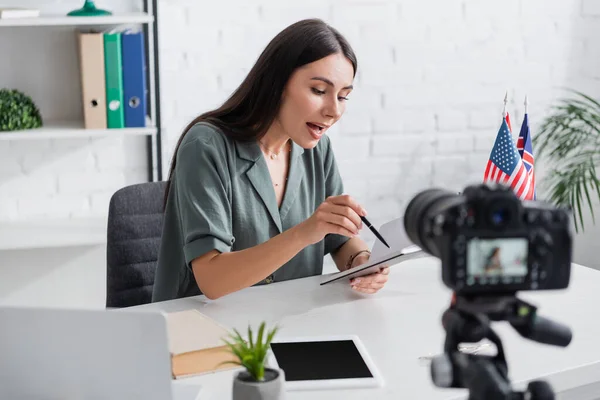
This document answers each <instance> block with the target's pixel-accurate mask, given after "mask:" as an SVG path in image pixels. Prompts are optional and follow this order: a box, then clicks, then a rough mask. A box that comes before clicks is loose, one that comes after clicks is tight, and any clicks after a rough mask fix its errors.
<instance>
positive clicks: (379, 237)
mask: <svg viewBox="0 0 600 400" xmlns="http://www.w3.org/2000/svg"><path fill="white" fill-rule="evenodd" d="M360 219H361V220H362V222H364V223H365V224H367V227H368V228H369V229H370V230H371V232H373V234H374V235H375V236H377V239H379V240H380V241H381V243H383V244H385V245H386V247H387V248H388V249H389V248H390V246H389V245H388V244H387V243H386V242H385V240H384V239H383V237H382V236H381V235H380V234H379V232H377V229H375V228H374V227H373V225H371V223H370V222H369V220H368V219H366V218H365V217H363V216H362V215H361V216H360Z"/></svg>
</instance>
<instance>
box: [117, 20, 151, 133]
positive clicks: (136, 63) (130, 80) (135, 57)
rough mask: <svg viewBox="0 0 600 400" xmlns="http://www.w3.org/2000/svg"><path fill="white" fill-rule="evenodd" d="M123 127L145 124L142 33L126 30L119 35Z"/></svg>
mask: <svg viewBox="0 0 600 400" xmlns="http://www.w3.org/2000/svg"><path fill="white" fill-rule="evenodd" d="M121 47H122V49H121V53H122V61H123V100H124V109H125V127H126V128H137V127H145V126H146V113H147V107H146V94H147V90H146V57H145V54H144V53H145V52H144V34H143V32H141V31H126V32H123V34H122V36H121Z"/></svg>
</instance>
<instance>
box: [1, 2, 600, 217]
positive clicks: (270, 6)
mask: <svg viewBox="0 0 600 400" xmlns="http://www.w3.org/2000/svg"><path fill="white" fill-rule="evenodd" d="M14 3H15V5H16V4H17V3H18V4H19V5H21V4H25V5H35V6H39V7H42V9H54V10H64V11H68V10H70V9H72V8H76V7H79V6H80V3H82V2H81V1H79V0H77V1H76V0H69V1H66V0H61V1H59V0H55V1H53V2H48V1H42V0H27V1H19V0H15V1H14ZM10 4H12V3H10V1H9V5H10ZM97 5H98V6H99V7H105V8H112V9H114V10H128V9H139V8H141V3H139V2H137V1H135V0H129V1H128V2H127V1H117V0H103V1H98V2H97ZM159 12H160V23H159V30H160V56H161V74H162V85H161V91H162V95H163V96H162V99H161V104H162V110H163V125H164V126H163V129H164V131H163V132H164V143H163V147H164V158H163V160H164V162H163V164H164V169H165V173H166V172H167V168H168V166H169V163H170V160H171V157H172V150H173V146H174V144H175V142H176V141H177V139H178V136H179V134H180V132H181V129H182V128H183V127H184V126H185V125H186V124H187V122H188V121H189V120H190V119H192V118H193V117H194V116H196V115H198V114H200V113H201V112H203V111H206V110H207V109H209V108H212V107H215V106H217V105H218V104H219V103H220V102H222V101H223V100H224V99H225V98H226V96H227V95H229V94H230V92H231V90H233V89H234V88H235V87H236V86H237V85H238V84H239V83H240V82H241V80H242V79H243V77H244V75H245V74H246V73H247V71H248V70H249V69H250V67H251V66H252V64H253V62H254V61H255V60H256V57H257V56H258V54H259V53H260V51H261V50H262V49H263V48H264V46H265V45H266V44H267V42H268V41H269V40H270V39H271V38H272V37H273V36H274V35H275V34H277V33H278V32H279V31H280V30H281V29H283V28H284V27H285V26H287V25H289V24H290V23H292V22H295V21H297V20H298V19H301V18H305V17H320V18H323V19H325V20H326V21H328V22H330V23H331V24H332V25H333V26H335V27H336V28H338V29H339V30H340V31H341V32H342V33H343V34H345V35H346V36H347V38H348V39H349V40H350V42H351V44H352V46H353V47H354V48H355V50H356V52H357V56H358V61H359V73H358V76H357V80H356V89H355V91H354V93H353V94H352V96H351V100H350V102H349V105H348V111H347V114H346V115H345V116H344V117H343V118H342V120H341V121H340V123H339V125H338V126H337V127H336V129H334V130H333V131H332V140H333V142H334V146H335V151H336V156H337V158H338V161H339V163H340V168H341V171H342V175H343V177H344V179H345V181H346V188H347V191H348V192H349V193H350V194H352V195H354V196H356V197H357V198H359V199H360V200H361V201H362V202H363V203H364V205H365V207H366V208H367V209H368V210H369V213H370V215H371V218H372V220H373V222H374V223H376V224H379V223H381V222H383V221H384V220H385V219H386V218H389V217H392V216H395V215H398V214H399V213H401V212H402V211H403V208H402V207H403V206H404V205H405V204H406V202H407V201H408V200H409V199H410V196H411V195H413V194H415V193H416V192H417V191H419V190H421V189H424V188H426V187H428V186H430V185H441V186H445V187H447V188H451V189H459V188H461V187H463V186H464V185H465V184H467V183H469V182H478V181H480V179H481V175H482V173H483V169H484V165H485V161H486V159H487V156H488V154H489V151H490V149H491V146H492V144H493V141H494V137H495V135H496V130H497V128H498V125H499V122H500V117H501V111H502V105H503V104H502V100H503V97H504V93H505V91H506V90H508V93H509V98H510V102H509V111H510V112H511V116H512V121H513V126H514V127H515V128H516V127H518V126H519V125H520V117H521V115H522V107H521V104H522V101H523V97H524V96H525V94H528V95H529V98H530V118H531V123H532V126H533V134H534V135H535V132H536V127H537V126H538V124H539V122H540V121H541V118H542V117H543V115H544V112H545V111H546V110H547V106H548V104H550V103H551V102H552V101H553V100H554V99H556V98H557V96H559V95H560V94H561V92H560V90H559V88H561V87H571V88H576V89H582V90H585V91H586V92H587V93H589V94H592V95H596V96H597V95H600V52H599V50H598V47H597V46H596V45H595V41H594V39H595V38H597V37H598V36H599V35H600V24H598V19H597V17H598V16H599V15H600V6H599V2H598V0H507V1H504V2H488V1H481V0H430V1H419V0H396V1H392V0H367V1H357V0H310V1H308V0H302V1H300V0H294V1H292V0H288V1H285V2H282V1H277V0H224V1H220V2H198V1H195V0H161V1H159ZM0 50H1V49H0ZM0 62H1V61H0ZM6 79H9V80H10V77H8V78H7V77H5V76H1V77H0V86H4V84H5V83H6ZM19 81H21V80H19ZM8 83H10V82H8ZM145 163H146V158H145V142H144V141H143V139H139V140H138V139H128V140H122V139H94V140H89V139H81V140H72V141H70V142H67V141H60V140H53V141H36V142H27V143H25V142H18V141H13V142H10V143H7V142H0V221H3V220H12V219H22V218H33V217H35V218H39V217H56V216H85V215H90V214H91V215H97V214H103V213H105V212H106V209H107V205H108V199H109V197H110V194H111V193H112V192H114V191H115V190H116V189H118V188H119V187H121V186H123V185H126V184H130V183H134V182H139V181H143V180H144V179H145Z"/></svg>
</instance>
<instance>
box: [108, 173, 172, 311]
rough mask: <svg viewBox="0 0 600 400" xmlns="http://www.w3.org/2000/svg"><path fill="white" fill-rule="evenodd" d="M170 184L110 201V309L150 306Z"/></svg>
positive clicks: (135, 189)
mask: <svg viewBox="0 0 600 400" xmlns="http://www.w3.org/2000/svg"><path fill="white" fill-rule="evenodd" d="M165 189H166V182H164V181H161V182H148V183H141V184H135V185H131V186H127V187H124V188H122V189H119V190H118V191H117V192H115V193H114V194H113V196H112V197H111V199H110V205H109V209H108V228H107V239H108V242H107V250H106V261H107V265H106V274H107V275H106V307H129V306H134V305H140V304H146V303H150V302H151V300H152V286H153V284H154V274H155V270H156V263H157V259H158V251H159V248H160V238H161V234H162V228H163V197H164V192H165Z"/></svg>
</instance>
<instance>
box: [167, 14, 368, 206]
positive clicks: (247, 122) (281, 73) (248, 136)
mask: <svg viewBox="0 0 600 400" xmlns="http://www.w3.org/2000/svg"><path fill="white" fill-rule="evenodd" d="M335 53H342V54H343V55H344V56H345V57H346V58H347V59H348V60H349V61H350V62H351V63H352V66H353V68H354V75H356V69H357V61H356V56H355V54H354V51H353V50H352V48H351V47H350V44H349V43H348V41H347V40H346V39H345V38H344V37H343V36H342V35H341V34H340V33H339V32H338V31H337V30H336V29H334V28H333V27H331V26H329V25H328V24H326V23H325V22H323V21H322V20H320V19H305V20H302V21H298V22H296V23H294V24H292V25H290V26H288V27H287V28H285V29H284V30H283V31H281V32H280V33H279V34H278V35H277V36H275V37H274V38H273V40H271V42H270V43H269V44H268V45H267V47H266V48H265V49H264V50H263V52H262V53H261V55H260V56H259V58H258V60H257V61H256V63H255V64H254V66H253V67H252V69H251V70H250V72H249V73H248V75H247V76H246V78H245V79H244V81H243V82H242V83H241V84H240V86H239V87H238V88H237V89H236V90H235V91H234V92H233V94H232V95H231V96H230V97H229V98H228V99H227V101H225V103H223V105H221V106H220V107H219V108H217V109H215V110H212V111H208V112H205V113H204V114H202V115H200V116H198V117H196V118H195V119H194V120H193V121H192V122H190V123H189V124H188V125H187V127H186V128H185V129H184V130H183V133H182V135H181V137H180V138H179V141H178V142H177V146H175V151H174V155H173V161H172V163H171V169H170V171H169V178H168V180H167V187H166V191H165V205H166V201H167V196H168V194H169V188H170V186H171V179H172V177H173V172H174V170H175V165H176V163H177V150H178V149H179V146H180V145H181V142H182V141H183V138H184V136H185V135H186V133H187V132H188V131H189V129H190V128H191V127H192V126H194V125H195V124H197V123H198V122H201V121H206V122H209V123H211V124H214V125H215V126H217V127H219V128H221V129H222V131H223V133H224V134H225V135H227V136H229V137H231V138H233V139H235V140H240V141H251V140H256V139H260V138H262V136H264V135H265V133H266V132H267V129H269V127H270V126H271V124H272V123H273V121H274V120H275V118H276V116H277V114H278V113H279V108H280V105H281V97H282V94H283V91H284V89H285V86H286V84H287V82H288V80H289V78H290V76H291V75H292V73H293V72H294V70H295V69H296V68H299V67H301V66H303V65H306V64H309V63H311V62H314V61H317V60H320V59H321V58H324V57H327V56H329V55H331V54H335Z"/></svg>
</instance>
